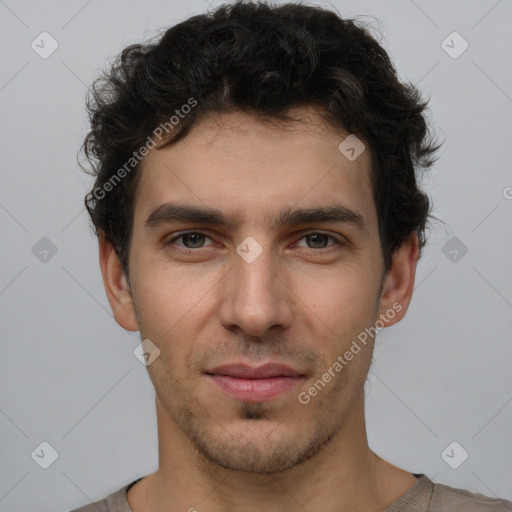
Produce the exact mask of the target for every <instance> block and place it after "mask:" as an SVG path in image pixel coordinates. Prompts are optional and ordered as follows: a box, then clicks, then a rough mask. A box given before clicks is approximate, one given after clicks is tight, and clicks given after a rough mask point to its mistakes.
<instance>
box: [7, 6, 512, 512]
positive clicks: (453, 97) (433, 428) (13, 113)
mask: <svg viewBox="0 0 512 512" xmlns="http://www.w3.org/2000/svg"><path fill="white" fill-rule="evenodd" d="M219 3H220V2H219ZM319 4H320V5H324V6H329V5H330V4H329V3H327V2H320V3H319ZM213 5H215V4H213ZM332 5H334V6H335V7H336V8H337V9H338V10H339V12H340V13H341V14H342V15H343V16H347V17H350V16H355V15H371V16H375V17H376V18H378V19H380V20H381V21H382V25H381V26H380V30H381V31H382V33H383V36H384V40H383V44H384V46H385V47H386V48H387V49H388V50H389V51H390V54H391V56H392V58H393V59H394V62H395V64H396V66H397V68H398V70H399V72H400V75H401V76H402V78H404V79H408V80H410V81H412V82H413V83H416V84H418V85H419V87H420V88H421V90H422V91H423V92H424V93H426V94H427V95H429V96H431V117H432V119H433V120H434V121H435V126H436V129H437V132H438V133H439V134H440V137H441V138H446V143H445V146H444V148H443V150H442V152H441V158H440V160H439V161H438V163H437V164H436V166H435V168H434V169H433V171H432V172H431V173H430V175H429V177H428V178H427V179H426V180H425V182H424V184H425V188H426V189H427V190H428V191H429V193H430V194H431V195H432V198H433V202H434V214H435V215H437V216H438V217H440V218H441V219H443V220H444V221H445V223H446V225H445V226H443V225H442V224H441V223H437V224H435V225H433V228H432V230H431V238H430V245H429V246H428V248H427V250H426V251H425V254H424V257H423V258H422V260H421V261H420V263H419V267H418V274H417V287H416V291H415V294H414V297H413V301H412V304H411V307H410V310H409V313H408V314H407V316H406V318H405V319H404V321H402V322H401V323H400V324H399V325H397V326H394V327H391V328H389V329H386V330H384V331H383V333H382V334H381V335H380V339H379V341H378V346H377V349H376V352H375V361H374V364H373V367H372V371H371V374H370V378H369V382H368V385H367V418H368V433H369V441H370V446H371V447H372V448H373V449H374V450H375V451H376V452H377V453H378V454H380V455H381V456H382V457H384V458H386V459H387V460H389V461H391V462H393V463H394V464H396V465H399V466H401V467H404V468H406V469H408V470H410V471H413V472H423V473H425V474H427V475H428V476H429V477H430V478H432V479H433V480H434V481H436V482H443V483H446V484H449V485H452V486H455V487H463V488H467V489H469V490H472V491H475V492H482V493H484V494H487V495H490V496H494V495H498V496H501V497H505V498H508V499H512V485H511V482H512V443H511V442H510V439H511V437H510V434H511V424H512V404H511V402H512V382H511V370H510V361H511V359H512V343H511V328H512V322H511V318H512V315H511V313H512V273H511V271H510V254H511V253H512V230H511V222H510V221H511V214H512V200H510V199H507V197H508V198H510V197H511V196H512V189H510V188H507V187H512V173H511V164H510V140H509V138H510V134H511V133H512V116H511V114H512V68H511V65H510V62H512V60H511V53H512V51H511V48H512V33H511V32H510V30H509V29H510V25H511V21H512V3H511V2H510V1H496V0H488V1H487V0H485V1H484V0H482V1H471V2H469V1H462V0H459V1H451V2H442V1H429V2H427V1H420V0H416V1H415V2H413V1H412V0H396V1H386V2H383V1H369V0H366V1H357V2H356V1H343V0H337V1H334V2H333V3H332ZM208 6H209V5H208V3H206V2H205V1H203V0H195V1H190V2H187V3H185V2H170V1H157V0H151V1H145V2H142V1H138V2H135V1H131V2H126V1H125V2H122V1H119V0H117V1H114V0H111V1H104V2H102V1H100V0H91V1H84V0H76V1H66V2H64V1H60V2H59V1H55V0H47V1H44V2H36V1H23V0H5V1H3V0H0V44H1V48H2V50H1V52H2V53H1V55H2V61H1V62H2V65H1V67H0V108H1V113H2V115H1V137H0V140H1V144H2V151H1V161H2V172H1V174H0V180H1V182H0V226H1V230H2V247H1V252H0V255H1V265H0V315H1V316H0V319H1V340H2V341H1V343H2V344H1V347H2V356H1V365H2V367H1V372H0V379H1V382H0V389H1V396H0V433H1V439H2V443H1V450H2V453H1V456H0V511H9V512H18V511H34V510H38V511H48V512H49V511H53V512H54V511H56V510H63V511H65V510H70V509H72V508H75V507H77V506H79V505H82V504H85V503H87V502H88V501H89V500H96V499H99V498H103V497H105V496H106V495H107V494H108V493H110V492H113V491H114V490H117V489H118V488H119V487H121V486H122V485H125V484H126V483H128V482H130V481H131V480H133V479H135V478H138V477H139V476H143V475H146V474H148V473H150V472H152V471H154V470H155V469H156V467H157V431H156V418H155V411H154V391H153V388H152V386H151V383H150V380H149V377H148V376H147V373H146V369H145V367H144V366H143V365H142V364H141V363H140V362H139V361H138V360H137V359H136V358H135V357H134V355H133V350H134V348H135V347H136V346H137V344H138V342H139V338H138V333H128V332H125V331H124V330H123V329H122V328H121V327H119V326H118V325H117V324H116V322H115V321H114V320H113V318H112V315H111V312H110V308H109V305H108V302H107V299H106V296H105V293H104V290H103V285H102V282H101V275H100V271H99V266H98V258H97V242H96V240H95V239H94V238H93V237H92V236H91V234H90V232H89V228H88V217H87V214H86V211H85V210H84V208H83V196H84V195H85V193H86V192H87V191H88V187H89V186H90V184H91V179H90V177H88V176H87V175H85V174H83V173H82V172H81V171H80V169H79V167H78V165H77V162H76V153H77V150H78V148H79V146H80V144H81V142H82V139H83V137H84V135H85V133H86V132H87V123H86V117H85V109H84V95H85V91H86V86H87V84H89V83H90V82H91V81H92V79H93V78H94V76H95V75H96V72H97V70H98V68H100V67H103V66H104V65H105V63H106V61H107V59H108V58H109V57H112V56H114V55H115V54H117V53H118V52H119V51H120V50H121V49H122V48H124V47H125V46H126V45H128V44H130V43H133V42H138V41H140V40H141V39H146V38H147V37H149V36H152V35H154V34H155V30H157V29H160V28H164V27H166V26H170V25H172V24H174V23H176V22H178V21H181V20H183V19H185V18H186V17H188V16H190V15H192V14H196V13H199V12H202V11H204V10H205V9H206V8H208ZM368 21H372V20H371V19H368ZM372 24H373V26H374V27H375V28H377V29H379V26H378V24H377V22H375V21H373V22H372ZM42 31H47V32H49V33H50V34H51V35H52V37H53V38H54V39H55V40H56V41H57V42H58V44H59V47H58V49H57V50H56V51H55V53H53V54H52V55H51V56H50V57H49V58H47V59H42V58H41V57H40V56H39V55H38V54H37V53H36V52H35V51H34V50H33V49H32V48H31V42H32V41H33V40H34V39H35V38H36V37H37V36H38V35H39V34H40V33H41V32H42ZM453 31H457V32H458V33H460V35H461V36H462V37H463V38H464V39H465V40H466V41H467V42H468V43H469V48H468V49H467V50H466V51H465V52H464V53H463V54H462V55H460V56H459V57H458V58H456V59H454V58H452V57H450V56H449V55H448V54H447V53H446V52H445V50H444V49H443V47H442V42H443V40H445V39H446V37H447V36H448V35H449V34H451V33H452V32H453ZM445 44H449V45H450V46H454V48H455V50H457V49H458V48H461V46H460V45H459V42H456V41H455V42H454V43H451V42H450V39H448V43H445ZM43 237H47V238H48V239H49V240H51V242H52V243H53V244H54V245H55V247H56V249H57V252H56V254H54V255H53V256H52V255H51V252H50V253H49V254H48V255H47V261H46V262H43V261H40V259H39V258H38V257H37V255H36V254H34V252H33V247H34V246H35V245H36V244H37V243H38V241H39V240H40V239H41V238H43ZM453 237H457V239H459V240H460V242H461V243H463V244H464V246H465V247H467V253H466V254H464V255H463V256H462V257H460V256H461V255H462V252H461V250H460V247H461V246H460V244H459V248H457V247H456V246H453V247H455V250H457V251H458V252H457V258H459V259H458V261H456V262H454V261H451V260H450V258H449V257H447V256H446V255H445V253H447V254H448V256H450V255H449V251H453V247H452V245H448V246H447V248H445V249H444V252H445V253H443V247H445V244H446V243H448V242H449V243H450V244H454V243H458V242H456V241H455V242H454V241H453V240H451V239H452V238H453ZM450 240H451V242H450ZM45 243H47V242H40V244H43V245H44V244H45ZM37 248H39V249H40V247H39V246H36V250H35V252H36V253H37ZM39 257H42V256H41V253H40V254H39ZM450 257H451V258H453V257H454V253H453V252H452V255H451V256H450ZM43 441H46V442H48V443H49V444H50V445H51V446H52V447H53V448H54V449H55V450H56V451H57V452H58V458H57V460H55V462H54V463H53V464H52V465H51V466H50V467H49V468H48V469H46V470H45V469H42V468H41V467H40V466H39V465H38V464H36V462H34V460H33V459H32V457H31V454H32V453H33V452H34V450H35V449H36V448H38V447H39V445H40V443H41V442H43ZM453 441H457V442H458V443H459V444H460V445H461V446H462V447H464V449H465V450H467V452H468V453H469V458H468V459H467V460H466V461H465V462H464V463H463V464H462V465H460V467H459V468H458V469H452V468H451V467H449V466H448V464H447V463H446V462H445V460H443V458H442V457H441V453H442V452H443V450H444V449H445V448H446V447H447V446H448V445H449V444H450V443H451V442H453ZM46 453H48V451H47V452H46ZM454 453H455V452H454ZM455 457H458V455H457V453H455Z"/></svg>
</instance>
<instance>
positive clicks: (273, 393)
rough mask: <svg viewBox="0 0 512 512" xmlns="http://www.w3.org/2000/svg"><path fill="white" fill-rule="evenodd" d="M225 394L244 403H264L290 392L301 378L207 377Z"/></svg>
mask: <svg viewBox="0 0 512 512" xmlns="http://www.w3.org/2000/svg"><path fill="white" fill-rule="evenodd" d="M208 377H209V378H210V379H211V380H212V381H213V382H214V383H215V384H216V385H217V386H218V387H219V388H220V389H221V390H222V391H223V392H224V393H225V394H226V395H229V396H230V397H232V398H235V399H237V400H244V401H246V402H264V401H266V400H271V399H272V398H275V397H277V396H279V395H281V394H283V393H286V391H290V390H291V389H292V388H294V387H295V386H297V384H299V382H300V381H301V380H302V378H301V377H271V378H268V379H240V378H237V377H229V376H227V375H208Z"/></svg>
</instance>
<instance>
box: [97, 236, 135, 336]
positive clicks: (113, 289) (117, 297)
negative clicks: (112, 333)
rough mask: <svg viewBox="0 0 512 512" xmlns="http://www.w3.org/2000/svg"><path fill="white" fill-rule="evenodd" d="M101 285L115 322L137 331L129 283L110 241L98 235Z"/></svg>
mask: <svg viewBox="0 0 512 512" xmlns="http://www.w3.org/2000/svg"><path fill="white" fill-rule="evenodd" d="M98 242H99V259H100V267H101V274H102V277H103V285H104V287H105V292H106V294H107V298H108V302H109V304H110V307H111V308H112V312H113V314H114V318H115V319H116V322H117V323H118V324H119V325H120V326H121V327H123V328H124V329H126V330H128V331H138V330H139V327H138V325H137V319H136V317H135V310H134V307H133V300H132V293H131V289H130V284H129V282H128V279H127V278H126V276H125V274H124V271H123V268H122V265H121V261H120V260H119V257H118V256H117V253H116V251H115V249H114V246H113V245H112V242H110V240H108V239H107V238H105V236H104V235H103V234H100V235H99V236H98Z"/></svg>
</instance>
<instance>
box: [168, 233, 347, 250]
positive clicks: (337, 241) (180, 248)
mask: <svg viewBox="0 0 512 512" xmlns="http://www.w3.org/2000/svg"><path fill="white" fill-rule="evenodd" d="M187 235H201V236H204V237H206V238H210V240H211V237H210V236H208V235H207V234H205V233H201V232H200V231H187V232H186V233H181V234H179V235H177V236H175V237H174V238H171V239H170V240H169V241H167V242H165V244H164V245H165V246H169V245H172V244H173V243H174V242H175V241H176V240H179V239H181V238H183V237H185V236H187ZM311 235H323V236H325V237H327V238H330V239H331V240H333V241H334V244H333V245H330V246H328V247H321V248H318V249H314V248H310V247H306V249H310V250H312V251H314V252H315V253H316V254H324V253H326V252H329V251H330V250H331V249H332V248H333V247H334V246H335V245H339V246H342V245H344V244H343V242H342V241H341V240H339V239H338V238H336V237H335V236H333V235H330V234H328V233H322V232H321V231H311V232H309V233H305V234H304V235H302V237H301V238H300V239H299V240H302V239H303V238H306V237H307V236H311ZM175 249H176V250H177V251H178V252H181V253H185V254H192V253H196V252H198V251H199V250H200V249H204V247H197V248H195V249H191V248H189V247H185V248H183V247H178V246H176V247H175Z"/></svg>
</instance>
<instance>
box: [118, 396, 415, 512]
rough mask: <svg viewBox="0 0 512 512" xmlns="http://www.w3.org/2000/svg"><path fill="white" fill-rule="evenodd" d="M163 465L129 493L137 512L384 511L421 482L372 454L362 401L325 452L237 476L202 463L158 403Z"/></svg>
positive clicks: (160, 448)
mask: <svg viewBox="0 0 512 512" xmlns="http://www.w3.org/2000/svg"><path fill="white" fill-rule="evenodd" d="M156 408H157V420H158V438H159V468H158V470H157V471H156V472H155V473H152V474H151V475H149V476H147V477H145V478H144V479H142V480H141V481H139V482H138V483H137V484H135V485H134V486H133V487H132V488H131V489H130V491H129V493H128V503H129V505H130V507H131V508H132V510H133V512H142V511H145V512H157V511H158V512H174V511H176V510H183V511H190V512H194V511H195V510H197V511H201V512H232V511H233V512H234V511H238V510H240V508H241V506H242V505H243V507H242V508H243V510H244V512H259V511H261V510H262V509H263V510H266V511H268V512H274V511H275V512H277V511H279V512H292V511H293V512H295V511H298V510H300V511H301V510H324V511H326V512H328V511H339V510H350V511H352V512H358V511H361V512H362V511H365V512H380V511H382V510H384V509H385V508H386V507H387V506H388V505H390V504H391V503H392V502H393V501H395V500H396V499H397V498H398V497H400V496H401V495H402V494H404V493H405V492H406V491H407V490H408V489H409V488H410V487H412V486H413V485H414V484H415V483H416V478H415V477H414V476H413V475H411V474H410V473H408V472H406V471H403V470H401V469H399V468H396V467H395V466H393V465H391V464H389V463H388V462H386V461H384V460H383V459H381V458H380V457H378V456H377V455H376V454H375V453H373V452H372V451H371V450H370V448H369V446H368V441H367V435H366V427H365V421H364V398H363V396H361V398H360V400H359V401H358V402H357V404H356V406H355V407H354V408H352V410H351V412H350V414H349V416H348V417H347V418H346V420H345V421H344V423H343V424H342V427H341V429H340V430H339V431H338V432H337V433H336V435H335V436H334V437H333V438H332V439H331V440H330V442H329V443H328V444H327V445H325V446H324V447H323V448H322V449H321V451H320V452H318V453H317V454H316V455H315V456H314V457H312V458H311V459H309V460H307V461H306V462H304V463H302V464H300V465H297V466H294V467H292V468H291V469H288V470H286V471H283V472H279V473H272V474H257V473H248V472H240V471H233V470H230V469H226V468H223V467H221V466H219V465H218V464H216V463H214V462H212V461H210V460H207V459H205V458H204V457H203V456H202V455H201V454H200V453H199V452H198V451H197V450H196V449H195V448H194V447H193V446H192V445H191V443H190V441H189V439H188V438H187V437H186V436H185V434H184V433H183V432H182V431H181V430H180V429H179V428H178V427H177V426H176V424H175V423H174V422H173V421H172V420H171V419H170V417H169V416H168V414H167V413H166V411H165V409H164V408H163V406H162V404H161V403H160V401H159V400H158V397H157V398H156Z"/></svg>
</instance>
